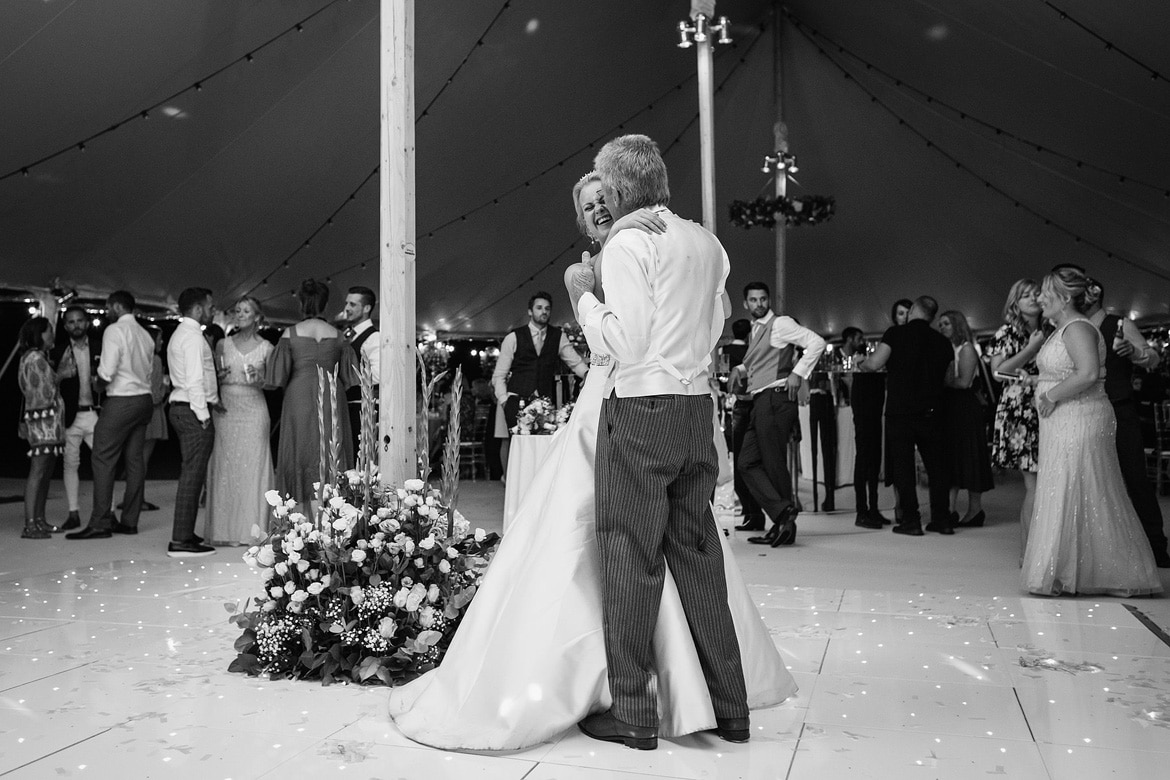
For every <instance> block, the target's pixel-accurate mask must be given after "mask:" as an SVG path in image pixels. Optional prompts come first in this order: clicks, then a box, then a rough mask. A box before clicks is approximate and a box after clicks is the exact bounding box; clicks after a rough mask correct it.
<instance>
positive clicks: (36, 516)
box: [17, 317, 65, 539]
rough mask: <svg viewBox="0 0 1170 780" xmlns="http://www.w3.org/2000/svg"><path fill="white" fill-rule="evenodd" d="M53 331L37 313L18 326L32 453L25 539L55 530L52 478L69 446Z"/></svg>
mask: <svg viewBox="0 0 1170 780" xmlns="http://www.w3.org/2000/svg"><path fill="white" fill-rule="evenodd" d="M55 336H56V333H55V331H54V329H53V323H51V322H49V320H47V319H46V318H44V317H33V318H32V319H31V320H29V321H28V322H26V323H24V325H22V326H21V327H20V336H19V339H18V345H17V346H18V347H19V349H20V364H19V368H18V369H17V381H18V383H19V384H20V392H21V394H22V395H23V396H24V398H23V406H22V409H21V414H20V438H22V439H24V440H25V441H26V442H28V457H29V466H28V479H27V480H26V481H25V483H24V530H23V531H21V532H20V538H21V539H48V538H49V536H50V534H51V533H52V532H53V531H56V530H57V529H56V528H54V527H53V526H51V525H49V524H48V522H47V521H46V520H45V500H46V499H47V498H48V495H49V480H50V479H52V477H53V467H54V466H55V465H56V463H57V456H58V455H60V454H61V453H63V452H64V451H65V424H64V423H65V401H64V400H63V399H62V398H61V393H59V392H58V391H57V382H58V379H57V373H56V372H55V371H54V370H53V367H52V366H51V365H49V357H48V355H49V351H50V350H51V349H52V348H53V341H54V338H55Z"/></svg>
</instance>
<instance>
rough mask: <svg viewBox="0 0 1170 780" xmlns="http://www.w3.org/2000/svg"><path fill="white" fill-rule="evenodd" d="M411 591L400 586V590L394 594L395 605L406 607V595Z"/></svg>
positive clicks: (400, 607)
mask: <svg viewBox="0 0 1170 780" xmlns="http://www.w3.org/2000/svg"><path fill="white" fill-rule="evenodd" d="M409 592H410V591H408V590H407V589H406V588H400V589H399V590H398V592H397V593H395V594H394V606H396V607H398V608H399V609H402V608H403V607H405V606H406V596H407V594H408V593H409Z"/></svg>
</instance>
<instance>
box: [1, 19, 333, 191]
mask: <svg viewBox="0 0 1170 780" xmlns="http://www.w3.org/2000/svg"><path fill="white" fill-rule="evenodd" d="M350 1H351V0H329V2H327V3H326V4H325V5H323V6H321V7H320V8H318V9H317V10H316V11H314V12H313V13H311V14H309V15H308V16H306V17H305V18H303V19H301V20H300V21H298V22H296V23H294V24H292V25H290V26H289V27H286V28H285V29H284V30H282V31H281V32H279V33H277V34H276V35H274V36H272V37H271V38H269V39H268V40H266V41H264V42H263V43H261V44H260V45H259V46H254V47H252V48H251V49H249V50H248V51H247V52H246V53H245V54H243V55H241V56H239V57H236V58H235V59H234V60H232V61H230V62H228V63H227V64H226V65H222V66H220V67H219V68H216V69H215V70H213V71H212V72H210V73H208V74H207V75H205V76H203V77H202V78H200V79H198V80H196V81H194V82H192V83H191V84H189V85H188V86H186V87H183V88H182V89H180V90H178V91H177V92H173V93H171V94H170V95H168V96H166V97H164V98H163V99H162V100H158V101H156V102H154V103H151V104H150V105H149V106H147V107H146V108H142V109H139V110H138V111H135V112H134V113H132V114H130V115H129V116H127V117H126V118H125V119H122V120H120V121H118V122H115V123H114V124H112V125H110V126H109V127H107V128H105V129H104V130H99V131H98V132H96V133H92V134H91V135H88V136H86V137H85V138H82V139H81V140H80V141H75V142H74V143H71V144H69V145H68V146H64V147H61V148H60V149H58V150H57V151H55V152H51V153H49V154H46V155H45V156H43V157H41V158H40V159H37V160H34V161H32V162H30V163H27V164H25V165H21V166H19V167H17V168H14V169H12V170H11V171H9V172H7V173H5V174H2V175H0V181H4V180H5V179H10V178H12V177H14V176H25V177H27V176H28V175H29V173H30V172H31V171H32V169H33V168H35V167H36V166H38V165H42V164H44V163H46V162H48V161H50V160H54V159H56V158H58V157H60V156H61V155H63V154H67V153H69V152H74V151H76V152H84V151H85V150H86V148H87V145H88V144H90V143H92V142H93V141H95V140H97V139H98V138H101V137H103V136H106V135H109V134H110V133H112V132H114V131H115V130H118V129H119V128H121V127H124V126H126V125H128V124H130V123H131V122H134V121H136V120H139V119H141V120H148V119H150V115H151V113H152V112H154V111H157V110H158V109H160V108H162V107H163V106H165V105H166V104H167V103H170V102H171V101H173V100H175V98H177V97H179V96H180V95H184V94H186V93H188V92H202V91H203V87H204V85H205V84H207V82H209V81H211V80H212V79H214V78H216V77H217V76H221V75H223V74H224V73H225V72H226V71H228V70H230V69H232V68H234V67H235V66H237V65H240V64H241V63H250V62H254V61H255V59H256V55H257V54H259V53H260V52H261V51H263V50H264V49H266V48H268V47H269V46H271V45H272V44H274V43H276V42H277V41H279V40H281V39H282V38H284V37H286V36H288V35H291V34H295V33H300V32H303V31H304V29H305V25H306V24H308V23H309V22H310V21H312V20H313V19H314V18H315V17H317V16H319V15H320V14H322V13H324V12H325V11H327V10H328V9H329V8H331V7H333V6H335V5H338V4H339V3H343V2H345V3H348V2H350Z"/></svg>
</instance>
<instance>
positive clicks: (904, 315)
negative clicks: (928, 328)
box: [885, 298, 914, 522]
mask: <svg viewBox="0 0 1170 780" xmlns="http://www.w3.org/2000/svg"><path fill="white" fill-rule="evenodd" d="M912 306H914V302H913V301H911V300H910V299H909V298H899V299H898V300H896V301H894V305H893V306H891V307H890V322H891V323H893V324H894V325H905V324H906V322H907V319H908V318H909V316H910V309H911V307H912ZM889 447H890V432H889V431H886V450H885V463H886V464H887V465H886V485H887V486H889V487H893V489H894V520H895V522H896V521H898V520H901V519H902V504H901V502H899V501H898V486H897V485H895V484H894V480H893V477H892V476H891V472H890V468H889V463H890V449H889Z"/></svg>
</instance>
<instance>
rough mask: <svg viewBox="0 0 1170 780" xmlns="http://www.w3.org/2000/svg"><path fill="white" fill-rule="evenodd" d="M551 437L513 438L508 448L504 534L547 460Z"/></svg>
mask: <svg viewBox="0 0 1170 780" xmlns="http://www.w3.org/2000/svg"><path fill="white" fill-rule="evenodd" d="M552 438H553V437H552V436H513V437H512V439H511V445H510V446H509V448H508V475H507V482H506V484H505V485H504V533H508V526H510V525H511V524H512V518H513V517H515V515H516V509H517V507H519V506H520V502H521V500H523V498H524V496H525V495H527V493H528V488H529V486H530V485H531V484H532V478H533V477H534V476H536V471H537V469H539V468H540V466H541V464H542V463H544V461H545V460H546V459H547V458H548V452H549V449H550V448H551V447H552Z"/></svg>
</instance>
